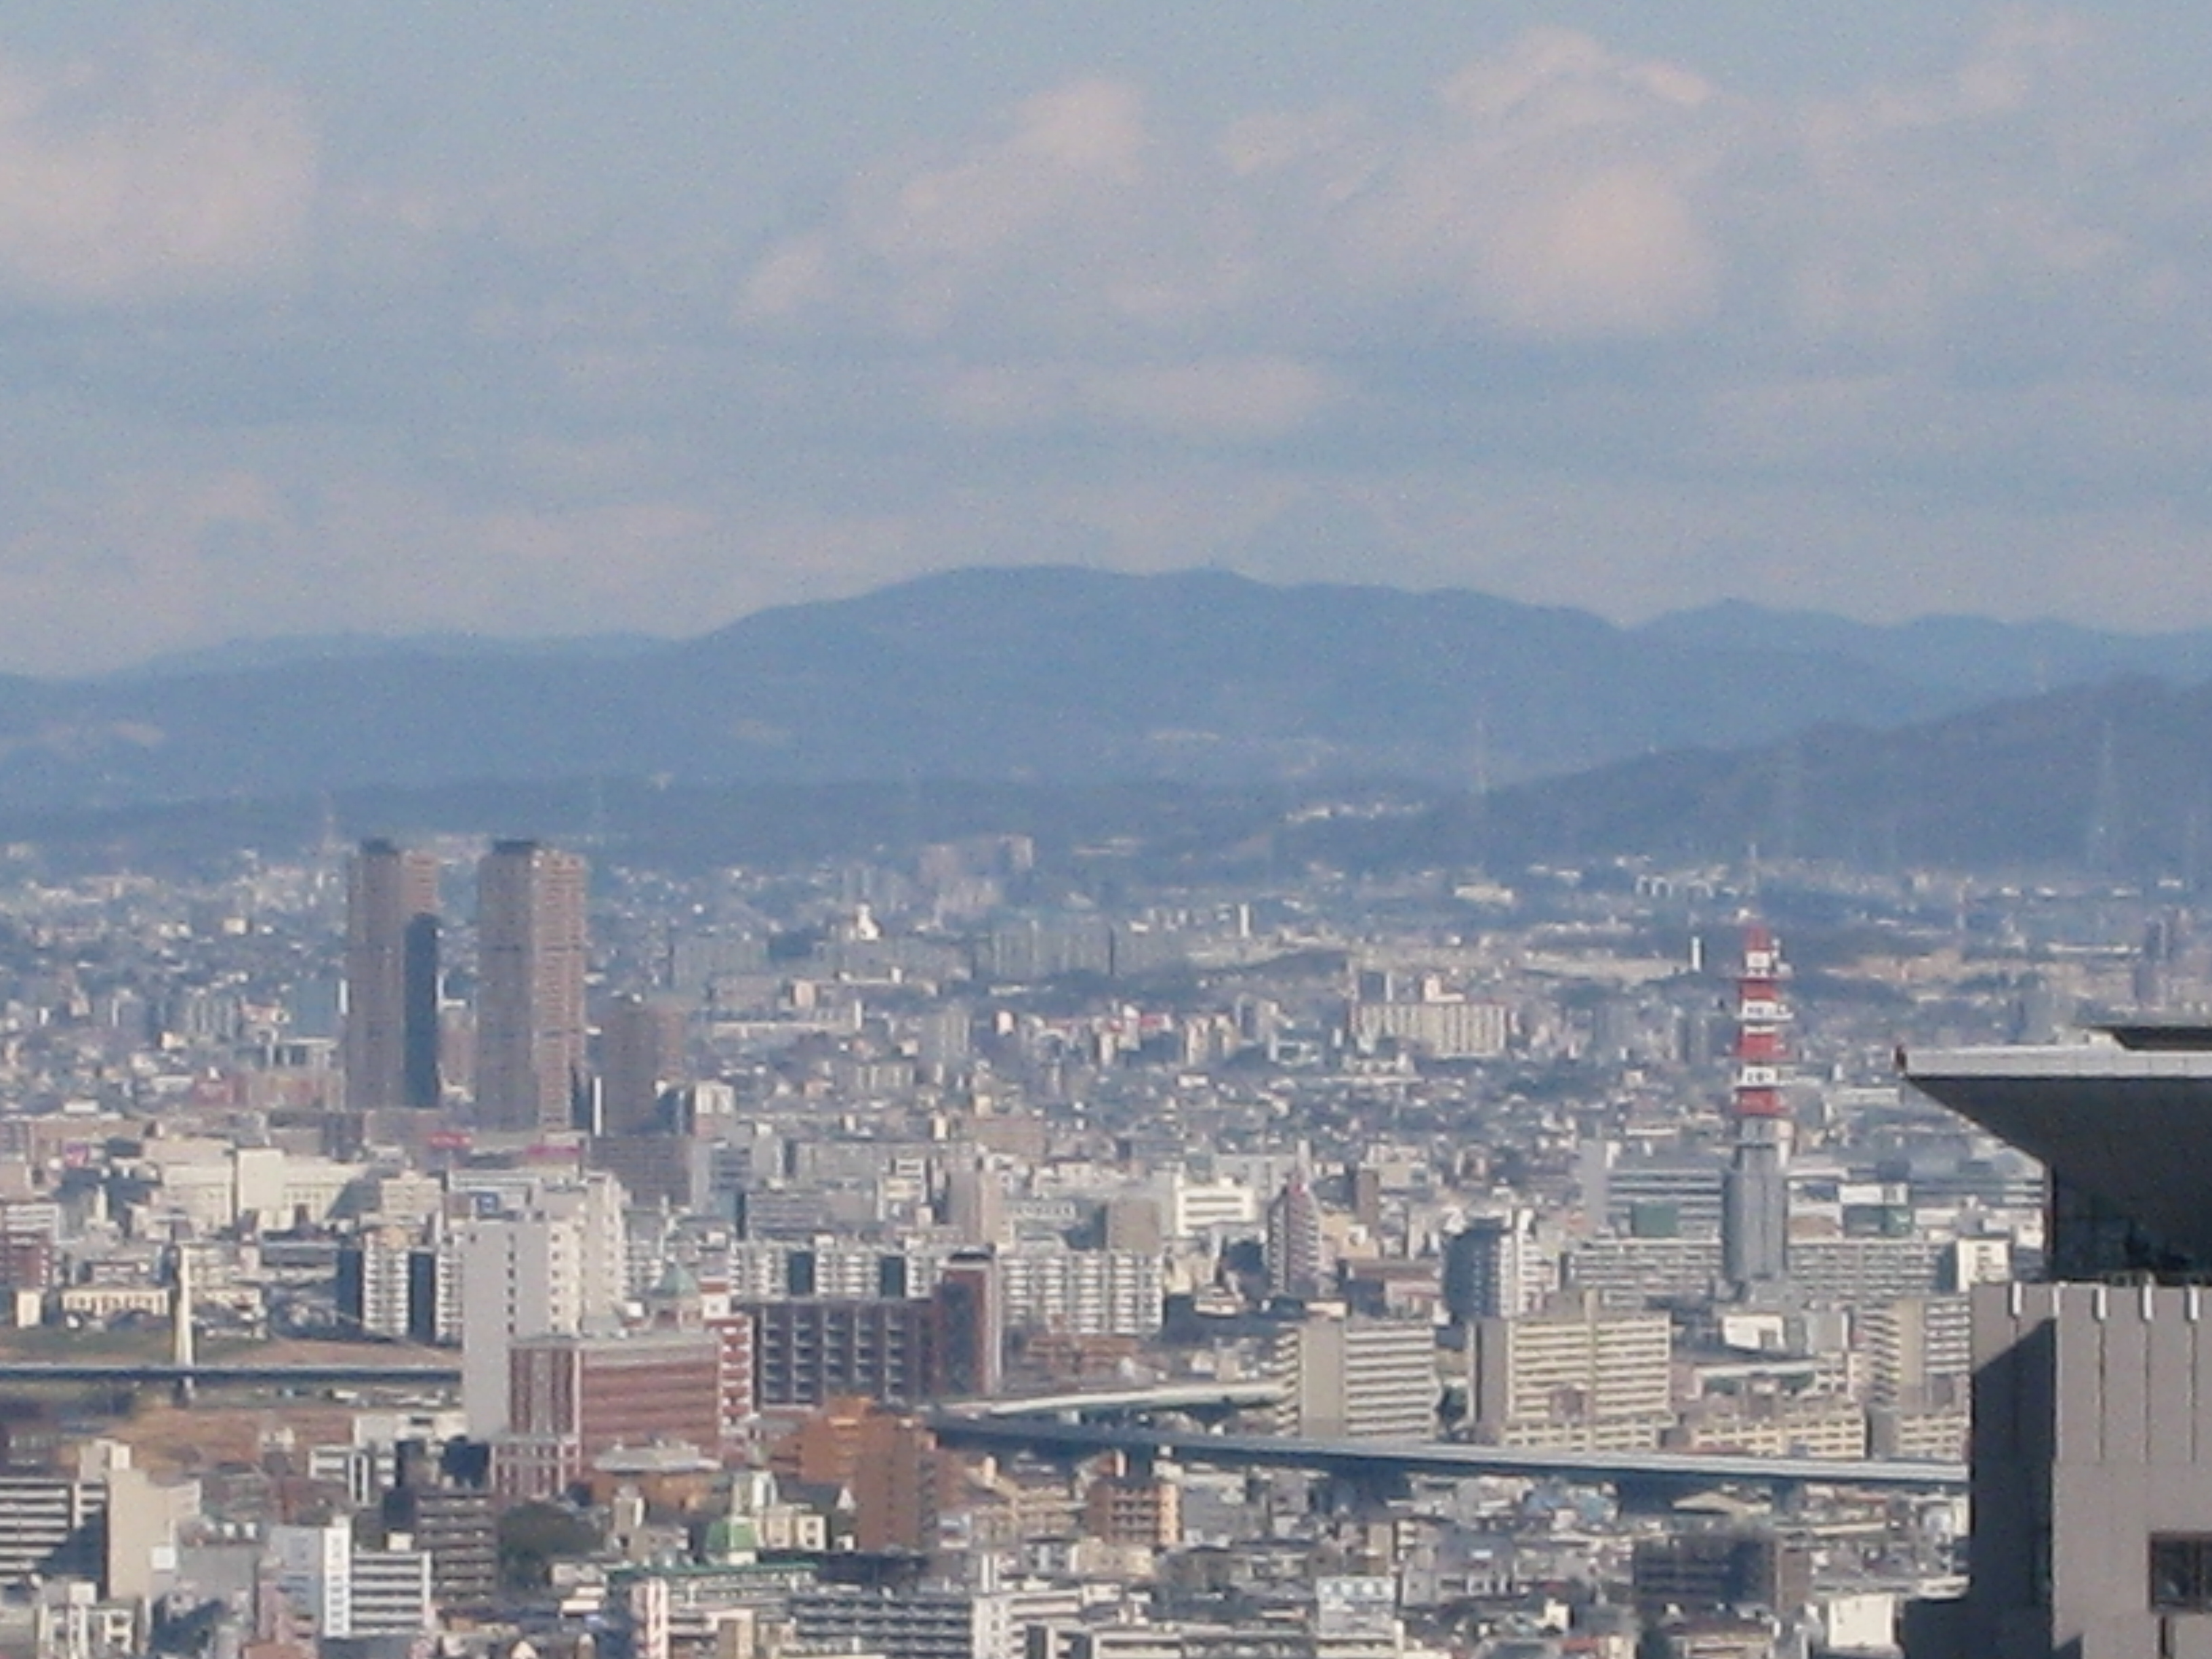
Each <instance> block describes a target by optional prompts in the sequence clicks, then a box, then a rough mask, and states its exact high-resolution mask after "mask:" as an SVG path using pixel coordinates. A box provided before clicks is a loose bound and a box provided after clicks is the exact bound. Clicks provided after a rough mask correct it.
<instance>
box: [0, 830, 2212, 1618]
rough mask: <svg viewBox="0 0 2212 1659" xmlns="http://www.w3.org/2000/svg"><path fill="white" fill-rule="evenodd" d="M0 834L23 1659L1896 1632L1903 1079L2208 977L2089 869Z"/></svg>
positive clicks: (2029, 1187) (1971, 1146)
mask: <svg viewBox="0 0 2212 1659" xmlns="http://www.w3.org/2000/svg"><path fill="white" fill-rule="evenodd" d="M587 852H588V854H591V855H588V856H587ZM14 856H15V863H16V865H17V874H16V876H15V878H14V879H13V881H12V882H11V884H10V885H9V889H8V890H7V892H6V894H5V896H4V899H0V966H4V974H5V997H4V1004H3V1005H0V1018H4V1035H0V1043H4V1047H0V1067H4V1071H0V1078H4V1083H5V1086H6V1087H7V1089H8V1090H9V1097H10V1099H11V1101H12V1102H13V1103H14V1105H13V1107H12V1109H10V1110H9V1112H8V1113H7V1114H5V1115H0V1194H4V1196H0V1268H3V1269H4V1272H5V1275H6V1277H5V1286H6V1298H5V1304H4V1305H5V1308H6V1309H7V1310H9V1312H10V1314H11V1323H12V1325H13V1327H14V1328H13V1329H12V1330H10V1331H9V1332H8V1333H7V1340H6V1342H5V1344H4V1348H0V1352H4V1353H5V1354H6V1356H7V1364H6V1367H5V1370H4V1373H0V1374H4V1376H5V1379H6V1380H5V1383H4V1386H3V1387H0V1398H4V1400H5V1401H6V1416H5V1419H4V1427H5V1430H6V1434H7V1449H8V1459H9V1468H8V1472H7V1474H5V1476H4V1478H0V1573H4V1575H5V1577H6V1578H7V1580H8V1582H9V1584H10V1585H11V1586H12V1589H10V1591H9V1598H8V1600H7V1601H5V1603H4V1604H0V1645H5V1646H7V1647H8V1648H9V1650H22V1651H37V1652H40V1653H58V1654H67V1655H70V1656H86V1659H91V1656H101V1655H124V1654H134V1653H138V1652H144V1651H149V1650H151V1651H161V1652H174V1653H209V1654H221V1655H224V1656H228V1655H233V1654H239V1655H252V1656H259V1659H283V1656H289V1655H293V1654H305V1653H321V1654H326V1655H334V1656H335V1655H347V1654H384V1653H387V1652H389V1653H416V1652H423V1651H428V1650H432V1649H433V1648H435V1650H437V1651H441V1652H445V1653H448V1654H453V1655H477V1654H484V1655H492V1656H501V1659H503V1656H507V1655H509V1654H513V1653H520V1652H523V1651H525V1650H527V1651H529V1652H532V1653H535V1654H539V1655H546V1654H561V1655H567V1654H582V1653H592V1654H600V1653H605V1654H621V1655H635V1656H638V1659H668V1656H671V1655H676V1656H706V1655H713V1656H717V1659H725V1656H726V1659H769V1656H776V1655H781V1656H832V1655H839V1656H842V1655H859V1654H879V1655H882V1656H884V1659H1061V1656H1066V1659H1154V1656H1164V1659H1243V1656H1260V1659H1294V1656H1295V1659H1304V1656H1309V1655H1310V1656H1316V1659H1388V1656H1397V1655H1401V1654H1422V1653H1449V1654H1454V1655H1465V1656H1469V1659H1551V1656H1564V1655H1570V1654H1571V1655H1590V1656H1610V1659H1640V1656H1644V1655H1650V1654H1668V1655H1680V1656H1692V1655H1695V1656H1721V1655H1729V1656H1736V1655H1741V1656H1746V1659H1749V1656H1766V1655H1785V1654H1786V1655H1802V1654H1808V1653H1816V1652H1817V1653H1833V1654H1846V1653H1868V1654H1879V1653H1885V1652H1894V1651H1896V1646H1895V1644H1896V1642H1897V1641H1898V1639H1899V1638H1898V1631H1899V1621H1900V1617H1901V1616H1902V1613H1903V1611H1904V1610H1905V1608H1906V1607H1908V1605H1909V1604H1911V1603H1913V1602H1915V1601H1928V1600H1931V1599H1932V1600H1936V1601H1941V1600H1942V1599H1943V1598H1947V1597H1955V1596H1956V1595H1958V1594H1959V1593H1960V1589H1961V1588H1962V1584H1963V1575H1964V1573H1965V1572H1966V1566H1967V1563H1966V1559H1965V1554H1964V1548H1963V1541H1964V1539H1965V1536H1966V1531H1967V1528H1968V1524H1969V1522H1968V1515H1967V1510H1966V1493H1965V1487H1966V1468H1965V1462H1964V1460H1965V1459H1966V1454H1967V1443H1968V1412H1967V1406H1968V1389H1969V1381H1970V1373H1971V1372H1972V1369H1973V1359H1974V1349H1973V1345H1972V1335H1971V1331H1970V1324H1971V1318H1970V1305H1971V1301H1972V1297H1971V1294H1970V1293H1971V1292H1972V1291H1973V1289H1974V1287H1975V1286H1977V1285H1991V1284H1995V1285H2006V1284H2010V1283H2013V1282H2015V1281H2016V1280H2026V1279H2033V1278H2036V1277H2039V1275H2040V1274H2041V1273H2042V1272H2043V1270H2044V1267H2045V1253H2046V1248H2047V1243H2048V1241H2047V1239H2046V1237H2045V1226H2046V1210H2045V1190H2044V1181H2043V1178H2042V1175H2041V1172H2040V1170H2039V1168H2038V1166H2037V1165H2036V1164H2033V1162H2031V1161H2030V1160H2029V1159H2028V1158H2027V1157H2026V1156H2025V1155H2024V1154H2022V1153H2021V1152H2017V1151H2015V1150H2013V1149H2012V1148H2011V1147H2009V1146H2006V1145H2004V1144H2003V1143H2002V1141H2001V1140H1999V1139H1996V1138H1994V1137H1992V1136H1990V1135H1988V1134H1986V1133H1982V1132H1981V1131H1979V1130H1978V1129H1976V1128H1975V1127H1973V1126H1972V1124H1970V1123H1969V1122H1967V1121H1966V1120H1964V1119H1962V1118H1960V1117H1958V1116H1954V1115H1952V1114H1951V1113H1949V1112H1948V1111H1946V1110H1945V1109H1942V1107H1940V1106H1938V1105H1936V1103H1934V1102H1932V1101H1931V1100H1929V1099H1928V1098H1927V1097H1924V1096H1923V1095H1922V1094H1920V1093H1918V1092H1917V1091H1914V1090H1913V1089H1911V1087H1910V1086H1908V1085H1904V1084H1903V1083H1901V1081H1900V1079H1899V1063H1900V1056H1901V1055H1902V1054H1903V1053H1904V1051H1905V1049H1906V1048H1908V1047H1910V1048H1912V1049H1914V1050H1916V1051H1917V1050H1920V1049H1923V1048H1928V1049H1941V1048H1945V1047H1947V1046H1948V1047H1955V1046H1957V1045H1960V1044H1969V1043H1980V1042H2003V1041H2027V1042H2054V1041H2057V1040H2060V1039H2062V1038H2063V1039H2067V1040H2069V1041H2074V1040H2079V1039H2081V1037H2082V1036H2083V1034H2084V1032H2085V1031H2087V1030H2088V1029H2089V1028H2090V1027H2092V1026H2094V1025H2096V1024H2099V1023H2100V1021H2109V1020H2111V1019H2112V1018H2115V1017H2117V1016H2118V1015H2120V1014H2122V1013H2126V1012H2131V1011H2132V1012H2136V1013H2140V1012H2142V1011H2145V1010H2150V1011H2156V1010H2162V1009H2164V1010H2171V1009H2178V1008H2184V1007H2186V1006H2191V1005H2192V1004H2193V1003H2195V1002H2196V1001H2197V1000H2199V999H2200V998H2201V996H2202V995H2203V990H2204V987H2205V984H2206V959H2205V953H2204V951H2203V950H2202V948H2200V947H2199V946H2198V945H2197V943H2196V942H2195V941H2194V940H2193V939H2192V938H2191V935H2190V933H2189V932H2188V928H2187V924H2186V919H2185V918H2186V903H2185V899H2186V896H2185V895H2184V894H2182V893H2180V892H2179V891H2166V892H2160V891H2156V890H2153V891H2150V892H2142V891H2139V890H2130V889H2128V888H2126V887H2124V886H2120V885H2116V884H2112V883H2110V882H2103V883H2087V882H2083V883H2079V884H2074V885H2070V886H2065V887H2042V888H2033V889H2022V888H2021V887H2018V886H2008V885H2005V884H2001V883H1996V882H1987V883H1984V882H1979V881H1976V880H1972V879H1968V878H1959V877H1954V876H1944V877H1940V878H1939V877H1936V876H1934V875H1929V874H1919V875H1905V876H1882V877H1874V876H1863V875H1856V874H1852V873H1850V872H1844V871H1842V870H1838V869H1834V868H1821V867H1816V866H1804V865H1782V866H1767V867H1759V866H1750V865H1747V866H1741V867H1736V868H1710V869H1697V870H1687V869H1662V868H1659V867H1656V866H1650V865H1647V864H1643V863H1635V862H1621V863H1613V864H1608V865H1607V866H1602V867H1593V868H1588V869H1570V868H1559V867H1540V868H1532V869H1528V870H1524V871H1520V872H1510V874H1508V873H1504V872H1500V873H1497V874H1486V873H1484V872H1472V871H1458V872H1431V873H1428V874H1425V875H1421V876H1419V877H1413V878H1393V879H1389V880H1384V879H1380V878H1358V877H1352V876H1346V875H1343V874H1340V873H1337V872H1331V871H1329V870H1328V869H1325V868H1320V867H1315V868H1310V869H1307V870H1304V871H1302V872H1298V873H1297V875H1296V876H1295V877H1285V878H1277V879H1274V880H1271V881H1269V882H1267V883H1266V884H1255V885H1253V886H1251V887H1249V888H1247V889H1241V890H1231V889H1226V888H1225V889H1221V890H1197V889H1176V890H1169V889H1166V888H1150V887H1146V886H1142V885H1140V884H1133V883H1131V882H1128V881H1127V880H1124V879H1121V878H1114V879H1107V878H1102V877H1101V876H1100V874H1099V872H1100V871H1102V870H1108V871H1110V870H1112V869H1114V868H1115V867H1116V866H1115V863H1114V860H1112V859H1111V858H1110V857H1109V858H1106V859H1104V860H1091V861H1089V862H1085V863H1081V864H1078V865H1071V866H1069V867H1066V868H1053V867H1048V866H1049V863H1050V861H1049V860H1040V858H1039V855H1038V854H1037V852H1036V848H1035V846H1034V844H1033V843H1032V842H1030V840H1029V839H1028V838H1027V837H1025V836H1022V835H1018V834H1012V833H1009V834H1005V835H996V836H980V837H975V838H971V839H969V840H965V841H962V842H953V843H945V844H939V845H931V846H925V847H921V848H915V849H910V850H908V851H907V852H905V853H902V854H898V855H896V856H894V855H891V854H886V855H885V856H884V858H882V859H881V860H878V861H873V862H854V863H848V864H842V865H836V866H817V867H805V868H796V869H753V868H730V869H724V870H720V871H717V872H714V873H712V874H711V875H709V876H704V877H678V876H673V875H668V874H664V873H660V872H653V871H650V870H642V869H635V868H629V867H626V866H624V865H623V863H622V862H621V861H620V859H619V856H618V854H617V853H615V852H612V851H608V850H605V849H585V850H579V849H570V848H556V847H555V846H551V845H547V844H541V843H538V842H520V841H518V842H491V843H486V842H483V841H481V840H477V841H467V840H462V839H458V838H455V839H451V840H443V841H441V840H432V839H426V840H424V841H422V842H420V843H419V844H415V845H410V846H404V847H403V846H399V845H395V844H393V843H392V842H364V843H362V844H361V845H359V846H358V847H354V848H333V847H328V846H326V847H325V848H322V849H321V850H320V851H319V852H318V853H317V854H314V855H313V856H312V857H309V858H307V859H305V860H293V861H282V862H280V861H274V860H262V859H259V858H257V857H255V856H253V855H250V854H242V855H240V857H238V858H237V859H235V860H231V862H230V868H229V869H228V871H227V872H224V873H222V874H221V875H217V876H210V877H209V878H204V879H202V880H198V881H183V880H178V879H160V880H156V879H154V878H134V877H131V876H124V875H116V876H107V877H99V878H88V877H76V878H58V877H57V878H41V877H40V875H39V874H38V873H37V857H36V853H35V849H33V848H18V849H15V855H14ZM2105 1040H2106V1041H2107V1042H2109V1039H2105ZM426 1644H428V1646H426Z"/></svg>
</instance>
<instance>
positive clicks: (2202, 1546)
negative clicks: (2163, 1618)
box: [2150, 1534, 2212, 1613]
mask: <svg viewBox="0 0 2212 1659" xmlns="http://www.w3.org/2000/svg"><path fill="white" fill-rule="evenodd" d="M2150 1605H2151V1610H2152V1611H2153V1612H2154V1613H2212V1534H2191V1535H2188V1536H2184V1537H2174V1536H2168V1537H2163V1538H2153V1539H2152V1540H2151V1541H2150Z"/></svg>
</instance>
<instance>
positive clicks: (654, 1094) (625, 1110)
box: [599, 996, 684, 1135]
mask: <svg viewBox="0 0 2212 1659" xmlns="http://www.w3.org/2000/svg"><path fill="white" fill-rule="evenodd" d="M683 1065H684V1011H683V1010H682V1009H681V1008H679V1007H678V1006H675V1005H674V1004H672V1003H667V1002H655V1001H652V1000H648V999H647V998H645V997H638V996H620V997H617V998H616V999H615V1000H613V1001H612V1002H610V1003H609V1004H608V1005H607V1007H606V1012H605V1015H604V1016H603V1017H602V1018H601V1019H600V1022H599V1133H602V1134H607V1135H642V1134H649V1133H653V1131H655V1130H657V1129H659V1128H661V1127H663V1124H662V1121H661V1110H660V1097H661V1091H663V1090H665V1089H666V1088H668V1087H669V1086H670V1085H671V1084H674V1083H676V1082H677V1081H678V1073H680V1072H681V1071H682V1069H683Z"/></svg>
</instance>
